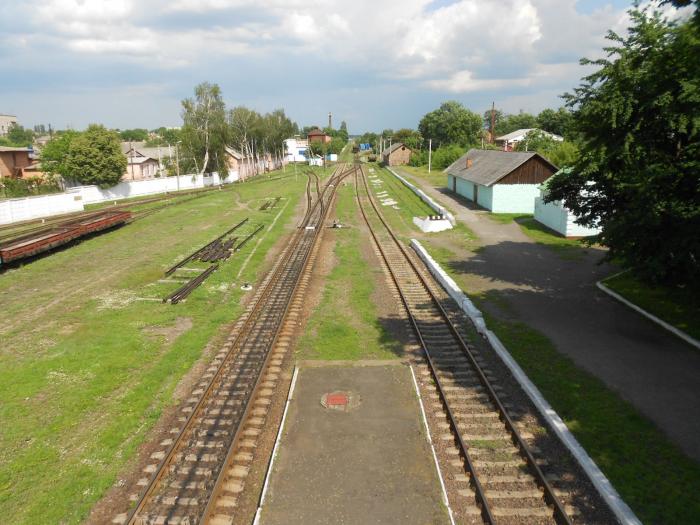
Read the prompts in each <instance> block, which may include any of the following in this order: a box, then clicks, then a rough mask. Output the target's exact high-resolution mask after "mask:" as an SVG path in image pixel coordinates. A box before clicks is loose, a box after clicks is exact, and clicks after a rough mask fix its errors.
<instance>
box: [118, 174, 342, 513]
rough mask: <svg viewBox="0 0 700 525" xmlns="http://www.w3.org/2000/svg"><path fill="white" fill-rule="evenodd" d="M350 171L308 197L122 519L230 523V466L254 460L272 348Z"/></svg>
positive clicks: (233, 485)
mask: <svg viewBox="0 0 700 525" xmlns="http://www.w3.org/2000/svg"><path fill="white" fill-rule="evenodd" d="M351 172H352V169H351V170H344V169H343V168H339V169H337V170H336V172H335V173H334V174H333V176H332V177H331V178H330V179H329V180H328V182H327V184H326V185H325V186H324V187H323V190H322V191H321V193H320V194H319V198H318V199H317V200H316V202H315V203H313V204H310V203H311V201H310V200H308V201H307V202H308V203H309V204H310V205H311V211H310V212H309V213H307V214H306V215H305V219H304V222H303V223H302V225H301V226H302V227H301V228H299V229H297V230H296V232H295V233H294V235H293V237H292V239H291V241H290V242H289V244H288V245H287V247H286V249H285V250H284V251H283V253H282V254H281V256H280V258H279V259H278V262H277V264H276V265H275V267H274V268H273V269H272V271H270V273H269V274H268V276H267V277H266V278H265V280H264V281H263V282H262V284H261V286H260V287H259V288H258V291H257V293H256V294H255V296H254V298H253V300H252V301H251V303H250V304H251V306H250V307H249V308H248V310H247V312H246V314H245V315H244V316H243V318H242V319H241V320H239V321H238V323H237V324H236V326H235V327H234V329H233V331H232V334H231V336H230V337H229V338H228V340H227V342H226V343H225V344H224V345H223V348H222V349H221V350H220V351H219V352H218V353H217V355H216V356H215V358H214V360H213V362H212V363H211V365H210V367H209V368H208V369H207V372H206V374H205V375H204V376H203V378H202V380H201V382H200V383H199V384H198V385H197V386H196V387H195V390H194V391H193V392H192V397H191V398H190V399H188V400H187V402H186V403H185V405H184V406H183V407H182V416H181V422H182V426H181V427H180V428H179V429H176V430H175V432H173V435H172V437H171V438H169V439H166V440H164V441H163V442H162V443H161V445H162V447H163V448H162V449H161V450H159V451H157V452H155V453H154V454H153V455H152V456H151V457H152V460H153V463H152V464H150V465H148V466H147V467H146V468H145V472H146V473H147V474H148V475H149V477H148V478H143V479H142V480H140V481H139V485H140V486H141V487H142V490H141V492H140V494H139V495H138V496H137V497H136V498H134V499H135V506H134V507H133V509H132V510H131V512H130V513H129V514H128V515H127V516H126V517H125V518H124V519H123V520H120V521H122V522H123V523H129V524H150V523H180V524H184V523H187V524H194V523H200V522H207V521H210V522H213V523H228V522H230V519H229V517H230V513H231V511H232V508H231V505H230V502H231V500H232V498H235V496H236V495H237V493H238V492H239V491H240V490H242V489H241V484H240V479H239V478H237V477H236V474H237V471H236V467H235V466H234V467H231V466H230V463H231V461H232V460H233V459H234V458H240V457H241V456H243V457H246V458H247V457H252V449H246V448H245V447H246V446H249V445H250V443H249V442H250V437H251V436H256V435H258V434H259V433H260V432H261V425H262V424H263V422H264V412H265V406H266V405H267V404H269V402H270V397H269V396H270V395H271V393H272V392H273V390H274V388H275V385H276V383H277V381H278V378H279V372H280V369H279V365H280V364H281V361H280V360H279V358H278V357H277V356H276V355H273V353H272V352H271V349H272V348H273V347H274V346H275V342H276V341H277V339H278V336H279V333H280V329H281V327H282V326H283V325H284V320H285V318H286V316H287V313H288V309H289V305H290V303H291V301H292V299H293V297H294V295H295V291H296V290H297V287H298V285H299V283H300V281H301V280H302V279H303V278H304V277H303V276H304V275H305V272H308V271H309V268H308V266H309V265H308V261H309V256H310V254H311V253H312V251H313V249H314V247H315V246H316V244H317V240H318V239H319V236H320V233H321V228H319V227H318V226H320V225H321V224H322V223H323V221H324V220H325V218H326V217H325V215H326V210H327V209H328V206H329V204H330V203H331V201H332V199H333V198H334V195H335V189H336V188H337V186H338V182H339V181H340V180H342V179H343V178H344V177H345V176H347V175H348V174H349V173H351ZM307 188H308V186H307ZM309 193H310V192H307V197H308V195H309ZM261 411H262V412H261ZM253 446H254V445H253Z"/></svg>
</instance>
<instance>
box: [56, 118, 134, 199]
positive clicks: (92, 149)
mask: <svg viewBox="0 0 700 525" xmlns="http://www.w3.org/2000/svg"><path fill="white" fill-rule="evenodd" d="M119 142H120V141H119V135H118V134H117V133H116V132H115V131H110V130H108V129H106V128H105V127H104V126H101V125H97V124H91V125H90V126H89V127H88V129H87V130H86V131H84V132H83V133H80V134H78V135H76V136H74V137H73V138H72V140H70V145H69V147H68V156H67V158H66V160H65V170H66V175H67V177H68V178H69V179H72V180H75V181H78V182H80V183H81V184H97V185H98V186H101V187H109V186H114V185H115V184H117V183H118V182H119V180H120V179H121V178H122V176H123V175H124V173H125V172H126V166H127V162H126V156H125V155H124V154H123V153H122V150H121V146H120V144H119Z"/></svg>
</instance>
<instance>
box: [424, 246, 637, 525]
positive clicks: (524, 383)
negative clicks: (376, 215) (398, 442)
mask: <svg viewBox="0 0 700 525" xmlns="http://www.w3.org/2000/svg"><path fill="white" fill-rule="evenodd" d="M411 247H412V248H413V249H414V250H415V251H416V253H417V254H418V256H419V257H420V258H421V259H422V260H423V262H424V263H425V264H426V266H427V267H428V269H429V270H430V273H432V274H433V275H434V276H435V278H436V279H437V280H438V282H439V283H440V284H441V285H442V286H443V288H445V290H446V291H447V293H448V294H449V295H450V297H452V298H453V299H454V300H455V301H457V304H458V305H459V306H460V308H462V310H464V312H465V313H466V314H467V316H468V317H469V319H471V321H472V322H473V323H474V326H475V327H476V330H477V331H478V332H479V333H480V334H481V335H482V336H483V337H484V338H485V339H486V340H487V341H488V342H489V344H490V345H491V347H492V348H493V349H494V351H495V352H496V354H498V356H499V357H500V358H501V360H502V361H503V363H504V364H505V365H506V366H507V367H508V369H509V370H510V372H511V373H512V374H513V377H515V379H516V380H517V381H518V383H519V384H520V386H521V387H522V389H523V390H524V391H525V393H526V394H527V395H528V397H529V398H530V400H531V401H532V403H533V404H534V405H535V407H537V410H538V411H539V412H540V414H542V417H543V418H544V419H545V421H547V423H548V424H549V426H550V427H551V428H552V430H553V431H554V433H555V434H556V435H557V436H558V437H559V439H560V440H561V441H562V443H564V445H565V446H566V448H567V449H569V452H571V455H572V456H574V458H576V461H578V463H579V465H581V468H582V469H583V471H584V472H585V473H586V475H587V476H588V477H589V478H590V480H591V481H592V482H593V485H594V486H595V488H596V489H597V490H598V493H599V494H600V495H601V497H602V498H603V499H604V500H605V502H606V503H607V504H608V506H609V507H610V509H611V510H612V512H613V513H614V514H615V516H616V517H617V519H618V520H619V521H620V523H622V524H623V525H642V522H641V521H639V519H638V518H637V516H635V514H634V512H633V511H632V509H631V508H629V506H628V505H627V504H626V503H625V502H624V500H623V499H622V498H621V497H620V495H619V494H618V493H617V491H616V490H615V487H613V486H612V483H610V480H608V478H606V477H605V474H603V472H602V471H601V470H600V468H598V465H596V463H595V461H593V459H592V458H591V457H590V456H589V455H588V453H587V452H586V451H585V450H584V449H583V447H582V446H581V444H580V443H579V442H578V440H577V439H576V438H575V437H574V435H573V434H572V433H571V431H570V430H569V429H568V428H567V426H566V424H565V423H564V421H562V419H561V418H560V417H559V415H558V414H557V413H556V412H555V410H554V409H553V408H552V407H551V405H550V404H549V403H548V402H547V401H546V400H545V398H544V396H542V393H541V392H540V391H539V390H538V388H537V387H536V386H535V385H534V384H533V383H532V381H530V379H529V378H528V377H527V375H526V374H525V372H524V371H523V369H522V368H520V365H518V363H517V362H516V361H515V360H514V359H513V356H511V355H510V352H508V349H507V348H506V347H505V346H504V345H503V343H501V341H500V340H499V339H498V336H496V334H494V333H493V332H492V331H491V330H489V329H488V328H487V327H486V323H485V322H484V318H483V315H482V314H481V311H479V309H478V308H476V307H475V306H474V304H473V303H472V302H471V301H470V300H469V298H467V296H466V295H465V294H464V292H462V290H461V289H460V288H459V286H457V284H456V283H455V282H454V280H453V279H452V278H451V277H450V276H449V275H447V273H445V271H444V270H443V269H442V268H441V267H440V265H439V264H438V263H437V262H435V260H434V259H433V258H432V257H431V256H430V254H429V253H428V252H427V251H426V249H425V248H423V246H422V245H421V243H420V242H418V241H417V240H416V239H411Z"/></svg>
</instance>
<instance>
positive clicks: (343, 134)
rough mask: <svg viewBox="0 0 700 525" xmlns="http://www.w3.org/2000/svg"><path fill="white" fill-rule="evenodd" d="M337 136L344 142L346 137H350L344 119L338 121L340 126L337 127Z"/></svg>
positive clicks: (346, 139)
mask: <svg viewBox="0 0 700 525" xmlns="http://www.w3.org/2000/svg"><path fill="white" fill-rule="evenodd" d="M338 136H339V137H340V138H342V139H344V140H345V142H347V141H348V138H350V135H349V134H348V124H347V122H345V121H344V120H343V121H341V123H340V128H339V129H338Z"/></svg>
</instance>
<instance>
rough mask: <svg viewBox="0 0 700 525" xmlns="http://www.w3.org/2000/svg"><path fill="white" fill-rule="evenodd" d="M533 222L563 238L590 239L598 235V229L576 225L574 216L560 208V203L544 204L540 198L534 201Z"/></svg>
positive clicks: (565, 209)
mask: <svg viewBox="0 0 700 525" xmlns="http://www.w3.org/2000/svg"><path fill="white" fill-rule="evenodd" d="M535 220H536V221H537V222H539V223H541V224H544V225H545V226H547V227H548V228H550V229H552V230H554V231H556V232H557V233H560V234H561V235H563V236H564V237H590V236H591V235H597V234H598V233H600V228H587V227H586V226H581V225H580V224H576V222H575V221H576V215H574V214H573V213H571V211H569V210H568V209H567V208H565V207H564V206H562V204H561V202H558V201H556V202H548V203H546V204H545V203H544V200H543V199H542V197H537V198H536V199H535Z"/></svg>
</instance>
